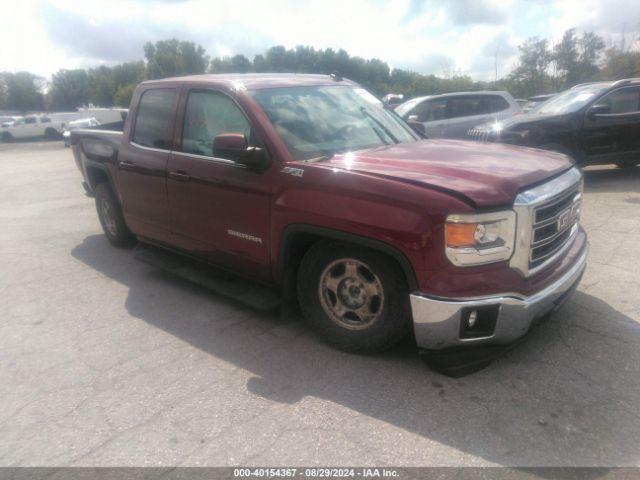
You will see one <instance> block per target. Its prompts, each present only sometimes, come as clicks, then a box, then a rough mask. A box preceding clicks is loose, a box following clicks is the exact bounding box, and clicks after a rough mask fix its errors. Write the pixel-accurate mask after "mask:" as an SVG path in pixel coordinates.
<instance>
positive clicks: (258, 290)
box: [134, 243, 281, 311]
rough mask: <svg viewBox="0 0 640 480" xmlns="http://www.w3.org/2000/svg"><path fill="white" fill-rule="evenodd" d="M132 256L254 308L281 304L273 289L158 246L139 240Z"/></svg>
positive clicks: (258, 308)
mask: <svg viewBox="0 0 640 480" xmlns="http://www.w3.org/2000/svg"><path fill="white" fill-rule="evenodd" d="M134 258H135V259H136V260H139V261H141V262H143V263H146V264H148V265H151V266H152V267H155V268H158V269H161V270H164V271H166V272H169V273H171V274H173V275H175V276H177V277H180V278H182V279H184V280H187V281H189V282H193V283H195V284H197V285H200V286H202V287H204V288H206V289H208V290H212V291H214V292H215V293H217V294H219V295H222V296H224V297H228V298H232V299H234V300H237V301H239V302H242V303H244V304H245V305H248V306H250V307H252V308H255V309H256V310H261V311H274V310H276V309H277V308H278V307H279V306H280V304H281V298H280V295H278V293H277V292H275V291H274V290H271V289H269V288H267V287H264V286H262V285H260V284H257V283H255V282H251V281H250V280H245V279H242V278H237V277H235V276H233V275H232V274H231V273H227V272H224V271H221V270H219V269H215V268H213V267H210V266H208V265H206V264H202V263H199V262H197V261H196V260H193V259H191V258H189V257H185V256H182V255H179V254H177V253H173V252H170V251H168V250H164V249H162V248H159V247H154V246H152V245H147V244H144V243H140V244H138V246H137V247H136V250H135V255H134Z"/></svg>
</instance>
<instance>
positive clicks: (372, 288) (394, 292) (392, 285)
mask: <svg viewBox="0 0 640 480" xmlns="http://www.w3.org/2000/svg"><path fill="white" fill-rule="evenodd" d="M298 299H299V301H300V307H301V309H302V312H303V314H304V317H305V320H306V321H307V323H308V324H309V325H310V326H311V328H312V329H313V330H315V331H316V333H318V334H319V335H320V336H321V337H323V338H324V339H325V340H326V341H327V342H328V343H330V344H332V345H334V346H336V347H338V348H340V349H342V350H346V351H350V352H360V353H375V352H380V351H382V350H386V349H388V348H390V347H392V346H393V345H395V344H396V343H397V342H398V341H400V340H401V339H402V338H403V337H404V336H405V335H406V334H407V333H409V331H410V328H411V321H410V319H411V315H410V312H409V296H408V291H407V287H406V282H405V279H404V275H403V274H402V272H401V270H400V268H399V267H398V266H397V265H396V264H395V262H394V261H393V260H391V259H390V258H388V257H386V256H385V255H383V254H381V253H378V252H375V251H372V250H369V249H366V248H361V247H357V246H353V245H349V244H343V243H338V242H334V241H328V240H323V241H320V242H318V243H316V244H315V245H313V246H312V247H311V248H310V249H309V251H308V252H307V253H306V254H305V256H304V258H303V259H302V262H301V264H300V268H299V271H298Z"/></svg>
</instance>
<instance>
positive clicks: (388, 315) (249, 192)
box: [71, 74, 588, 352]
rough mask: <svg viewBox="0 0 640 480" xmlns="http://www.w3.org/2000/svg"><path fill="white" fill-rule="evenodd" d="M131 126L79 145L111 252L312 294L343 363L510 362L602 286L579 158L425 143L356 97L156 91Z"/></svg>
mask: <svg viewBox="0 0 640 480" xmlns="http://www.w3.org/2000/svg"><path fill="white" fill-rule="evenodd" d="M130 112H131V113H130V115H129V116H128V117H127V119H126V122H125V125H124V132H122V131H120V132H117V131H105V130H95V129H94V130H73V131H72V132H71V144H72V147H73V153H74V156H75V160H76V162H77V165H78V167H79V168H80V170H81V172H82V174H83V176H84V182H85V188H86V189H87V192H88V193H89V194H90V195H92V196H94V197H95V200H96V207H97V211H98V217H99V219H100V223H101V224H102V228H103V230H104V233H105V235H106V237H107V238H108V239H109V240H110V241H111V243H113V244H114V245H116V246H123V245H127V244H131V243H133V242H135V241H136V240H139V241H141V242H143V243H144V244H147V245H148V244H153V245H156V246H157V247H162V248H164V249H170V250H172V251H175V252H180V253H182V254H184V255H185V258H187V256H188V258H196V259H197V260H198V261H200V262H205V263H210V264H215V265H217V266H221V267H224V268H225V269H227V270H229V271H232V272H235V273H237V274H239V275H243V276H245V277H250V278H252V279H254V280H256V281H258V282H260V283H261V284H262V285H263V286H264V287H265V288H270V289H273V292H278V293H280V292H281V293H282V296H283V297H284V298H287V297H289V298H291V297H292V296H293V297H294V298H295V294H296V292H297V298H298V301H299V305H300V307H301V309H302V312H303V314H304V318H305V319H306V320H307V322H308V323H309V325H310V326H311V327H312V328H313V329H314V330H316V331H317V332H318V333H319V334H320V335H321V336H322V337H323V338H325V339H326V340H328V341H329V342H330V343H332V344H334V345H336V346H338V347H340V348H343V349H346V350H352V351H361V352H372V351H379V350H382V349H384V348H388V347H390V346H391V345H393V344H394V343H396V342H397V341H399V340H400V339H401V338H402V337H403V336H405V335H406V334H408V333H410V332H411V331H413V333H414V334H415V339H416V342H417V344H418V346H419V347H420V348H422V349H427V350H442V349H448V348H454V349H456V348H457V349H460V348H465V347H472V346H486V345H489V344H507V343H509V342H512V341H513V340H515V339H517V338H519V337H521V336H523V335H524V334H525V333H526V332H527V330H529V327H530V326H531V325H532V324H533V323H534V322H535V321H536V320H537V319H539V318H540V317H541V316H544V315H546V314H548V313H549V312H552V311H555V310H556V309H557V308H558V307H559V305H560V304H561V303H562V302H563V301H565V300H566V298H567V297H568V296H569V295H570V294H571V292H572V291H573V289H574V288H575V286H576V285H577V283H578V282H579V280H580V277H581V275H582V272H583V270H584V268H585V265H586V258H587V250H588V245H587V240H586V235H585V232H584V230H583V229H582V228H581V227H580V225H579V213H580V202H581V190H582V175H581V173H580V171H579V170H578V169H577V168H575V167H574V166H573V165H572V164H571V162H570V161H569V159H568V158H567V157H566V156H564V155H560V154H557V153H552V152H543V151H536V150H531V149H520V148H516V147H512V146H509V145H488V146H480V145H477V146H476V145H474V143H472V142H465V141H453V140H421V139H419V138H418V136H417V135H415V134H414V133H413V131H412V130H411V129H410V128H409V127H408V126H407V125H406V124H405V123H404V122H403V121H402V120H401V119H400V118H399V117H398V116H397V115H395V114H393V113H391V112H389V111H388V110H387V109H385V108H383V106H382V102H380V101H379V100H378V99H377V98H375V97H374V96H373V95H372V94H370V93H369V92H367V91H366V90H365V89H363V88H362V87H360V86H359V85H357V84H355V83H353V82H351V81H348V80H335V79H334V78H331V77H329V76H325V75H274V74H264V75H259V74H255V75H197V76H192V77H183V78H172V79H166V80H153V81H148V82H144V83H142V84H141V85H139V86H138V88H137V89H136V91H135V93H134V95H133V99H132V101H131V110H130ZM474 147H477V148H474ZM145 248H148V247H145ZM235 290H238V289H237V288H236V289H235ZM241 292H243V290H241Z"/></svg>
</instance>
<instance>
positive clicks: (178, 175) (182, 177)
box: [169, 170, 191, 182]
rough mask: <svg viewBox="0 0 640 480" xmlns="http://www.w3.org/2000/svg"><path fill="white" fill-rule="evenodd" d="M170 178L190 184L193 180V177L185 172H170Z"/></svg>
mask: <svg viewBox="0 0 640 480" xmlns="http://www.w3.org/2000/svg"><path fill="white" fill-rule="evenodd" d="M169 177H170V178H173V179H174V180H177V181H178V182H188V181H189V180H191V176H190V175H189V174H188V173H187V172H185V171H183V170H178V171H176V172H169Z"/></svg>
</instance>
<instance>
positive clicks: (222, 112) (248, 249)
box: [167, 89, 270, 279]
mask: <svg viewBox="0 0 640 480" xmlns="http://www.w3.org/2000/svg"><path fill="white" fill-rule="evenodd" d="M222 133H241V134H244V135H246V137H247V138H248V139H249V142H250V143H253V144H256V140H255V139H253V138H252V128H251V125H250V123H249V121H248V119H247V118H246V116H245V115H244V113H243V111H242V110H241V108H240V107H239V106H238V105H237V103H236V102H235V101H234V99H232V98H231V97H230V96H228V95H227V94H225V93H222V92H219V91H215V90H199V89H193V90H190V91H188V92H187V97H186V102H185V106H184V116H183V121H182V135H181V140H180V142H179V145H178V146H177V148H176V149H175V150H174V151H173V152H171V155H170V157H169V164H168V167H167V170H168V172H169V173H168V179H167V188H168V195H169V207H170V210H171V243H172V244H174V245H176V246H178V247H179V248H181V249H183V250H187V251H189V252H191V253H192V254H193V255H196V256H198V257H201V258H203V259H205V260H208V261H211V262H213V263H217V264H222V265H225V266H230V267H233V268H234V269H238V270H240V271H241V272H243V273H248V274H251V275H256V276H259V277H264V278H265V279H266V278H268V276H269V274H270V270H269V211H270V191H269V189H268V187H267V185H268V184H269V182H267V181H266V180H265V178H264V177H265V176H266V175H268V172H266V173H258V172H255V171H251V170H249V169H247V168H245V167H244V166H243V165H240V164H238V163H236V162H234V161H233V160H230V159H225V158H216V157H214V156H213V152H212V146H213V139H214V138H215V137H216V135H219V134H222Z"/></svg>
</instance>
